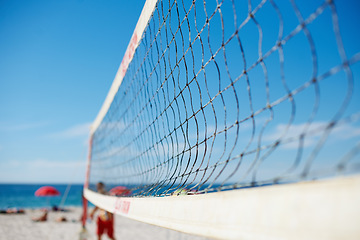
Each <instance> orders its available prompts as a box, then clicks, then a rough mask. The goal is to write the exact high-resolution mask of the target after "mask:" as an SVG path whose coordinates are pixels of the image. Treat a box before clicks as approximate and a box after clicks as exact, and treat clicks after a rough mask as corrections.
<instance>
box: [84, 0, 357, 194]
mask: <svg viewBox="0 0 360 240" xmlns="http://www.w3.org/2000/svg"><path fill="white" fill-rule="evenodd" d="M338 5H339V6H338ZM351 7H352V6H351V4H349V3H348V2H344V1H343V2H342V1H336V2H335V1H331V0H330V1H298V2H295V1H293V0H292V1H275V0H268V1H266V0H263V1H250V0H249V1H235V0H232V1H230V0H223V1H220V0H207V1H200V0H196V1H195V0H194V1H184V0H178V1H176V0H169V1H167V0H163V1H161V0H159V1H158V2H157V5H156V7H155V10H154V12H153V14H152V16H151V18H150V20H149V22H148V25H147V27H146V29H145V31H144V33H143V35H142V36H141V41H140V44H139V46H138V47H137V48H136V50H135V53H134V57H133V59H132V61H131V62H130V64H129V67H128V69H127V71H126V74H125V77H124V78H123V81H122V84H121V86H120V88H119V90H118V92H117V94H116V95H115V97H114V100H113V102H112V103H111V105H110V107H109V109H108V111H107V113H106V115H105V117H104V118H103V120H102V122H101V124H100V125H99V126H98V127H97V129H96V130H95V131H94V133H93V135H92V148H91V169H90V188H91V187H93V186H94V185H95V184H96V183H97V182H98V181H102V182H105V183H106V184H107V185H108V186H115V185H124V186H128V187H129V188H131V190H132V192H133V195H136V196H138V195H141V196H150V195H151V196H164V195H169V194H174V193H176V194H179V192H185V193H194V192H197V193H203V192H210V191H214V190H226V189H234V188H242V187H249V186H260V185H267V184H275V183H286V182H294V181H295V182H296V181H304V180H309V179H314V178H323V177H330V176H335V175H338V174H347V173H354V172H355V173H356V172H358V171H359V170H360V164H359V163H360V161H359V160H360V159H359V150H360V142H359V139H360V137H359V136H360V121H359V117H360V114H359V112H360V111H359V108H360V106H359V104H358V103H359V101H358V100H360V99H359V89H360V88H359V86H358V85H359V78H358V77H359V75H358V74H359V63H358V62H359V60H360V51H359V45H358V44H356V42H358V41H359V35H358V34H354V29H357V26H356V21H351V18H350V17H348V18H347V16H346V14H348V15H351V13H352V11H351ZM348 10H349V11H348ZM344 13H346V14H344ZM354 16H355V15H354ZM341 17H343V18H344V21H341V20H342V18H341ZM349 19H350V20H349ZM340 30H341V31H340ZM345 40H346V41H345ZM345 42H346V43H347V44H344V43H345Z"/></svg>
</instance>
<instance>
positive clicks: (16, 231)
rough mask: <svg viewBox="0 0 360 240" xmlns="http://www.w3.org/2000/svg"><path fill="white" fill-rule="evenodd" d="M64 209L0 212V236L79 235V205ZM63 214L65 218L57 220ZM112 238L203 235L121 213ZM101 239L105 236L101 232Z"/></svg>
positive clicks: (90, 227) (55, 239)
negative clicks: (38, 219)
mask: <svg viewBox="0 0 360 240" xmlns="http://www.w3.org/2000/svg"><path fill="white" fill-rule="evenodd" d="M67 209H69V211H68V212H53V211H50V212H49V215H48V219H47V221H46V222H34V221H32V220H31V219H32V218H33V217H38V216H40V215H42V211H41V210H40V209H25V213H24V214H0V239H1V240H10V239H11V240H35V239H37V240H39V239H40V240H43V239H44V240H60V239H64V240H73V239H79V236H80V231H81V222H80V221H79V218H80V216H81V208H80V207H69V208H67ZM60 217H65V218H66V220H67V221H66V222H57V221H56V220H57V219H59V218H60ZM86 228H87V234H88V237H87V239H90V240H92V239H97V238H96V234H95V232H96V223H95V221H88V222H87V227H86ZM115 236H116V239H117V240H119V239H130V240H131V239H145V240H146V239H148V240H150V239H157V240H162V239H163V240H167V239H176V240H205V239H207V238H203V237H199V236H193V235H188V234H184V233H180V232H176V231H173V230H169V229H164V228H161V227H157V226H153V225H150V224H146V223H142V222H138V221H134V220H131V219H127V218H124V217H121V216H116V217H115ZM102 239H108V238H107V236H106V235H103V238H102Z"/></svg>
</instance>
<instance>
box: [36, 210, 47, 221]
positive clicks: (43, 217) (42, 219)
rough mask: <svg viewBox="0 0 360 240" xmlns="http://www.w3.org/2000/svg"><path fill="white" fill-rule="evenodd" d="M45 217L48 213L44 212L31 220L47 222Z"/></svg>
mask: <svg viewBox="0 0 360 240" xmlns="http://www.w3.org/2000/svg"><path fill="white" fill-rule="evenodd" d="M47 215H48V211H47V210H45V211H44V213H43V214H42V215H41V216H40V217H37V218H32V220H33V221H34V222H45V221H47Z"/></svg>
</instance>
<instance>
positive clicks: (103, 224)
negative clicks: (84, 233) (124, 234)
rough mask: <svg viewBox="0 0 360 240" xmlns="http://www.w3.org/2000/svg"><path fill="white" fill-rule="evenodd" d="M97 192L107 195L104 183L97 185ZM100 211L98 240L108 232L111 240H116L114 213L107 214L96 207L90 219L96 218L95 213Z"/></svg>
mask: <svg viewBox="0 0 360 240" xmlns="http://www.w3.org/2000/svg"><path fill="white" fill-rule="evenodd" d="M96 188H97V191H98V192H99V193H101V194H107V192H106V190H105V185H104V183H102V182H99V183H98V184H97V185H96ZM97 210H99V214H98V217H97V221H96V223H97V232H96V233H97V235H98V239H99V240H100V239H101V236H102V235H103V234H104V233H105V232H106V233H107V235H108V236H109V238H110V239H113V240H115V237H114V216H113V214H112V213H110V212H107V211H105V210H103V209H99V208H98V207H95V208H94V209H93V210H92V212H91V213H90V218H91V219H93V218H94V214H95V212H96V211H97Z"/></svg>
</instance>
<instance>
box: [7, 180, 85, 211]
mask: <svg viewBox="0 0 360 240" xmlns="http://www.w3.org/2000/svg"><path fill="white" fill-rule="evenodd" d="M42 186H53V187H55V188H56V189H57V190H58V191H59V192H60V196H54V197H36V196H35V191H36V190H37V189H39V188H40V187H42ZM67 187H68V185H67V184H0V209H7V208H14V207H15V208H43V207H44V208H45V207H46V208H49V207H52V206H59V205H60V203H61V202H62V201H64V204H63V206H60V207H64V206H81V205H82V191H83V185H82V184H72V185H69V187H70V190H69V192H68V194H67V197H66V198H64V194H65V191H66V188H67Z"/></svg>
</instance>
